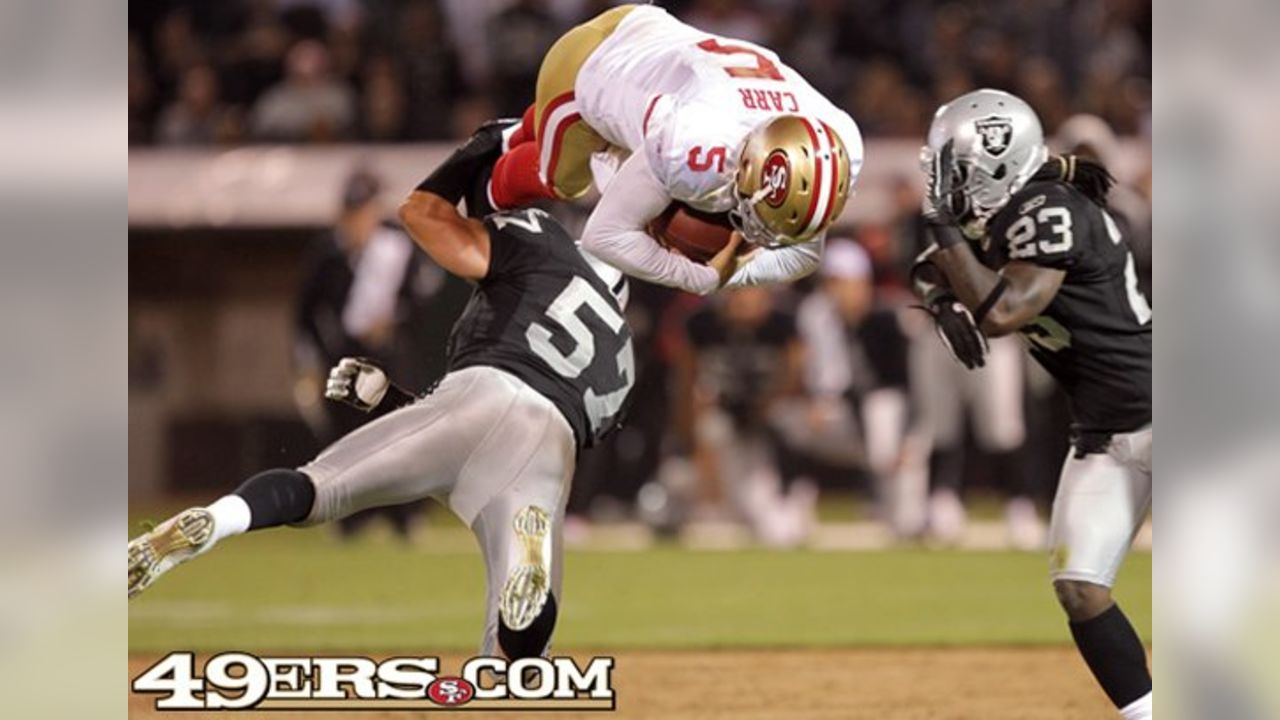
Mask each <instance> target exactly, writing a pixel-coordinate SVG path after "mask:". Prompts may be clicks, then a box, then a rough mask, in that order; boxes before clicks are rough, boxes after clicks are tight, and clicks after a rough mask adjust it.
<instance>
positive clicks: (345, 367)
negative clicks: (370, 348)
mask: <svg viewBox="0 0 1280 720" xmlns="http://www.w3.org/2000/svg"><path fill="white" fill-rule="evenodd" d="M390 388H391V380H390V379H389V378H388V377H387V374H386V373H385V372H383V371H382V368H380V367H378V366H377V365H374V364H373V363H372V362H370V361H368V360H367V359H364V358H351V357H345V358H342V359H341V360H339V361H338V364H337V365H334V366H333V368H332V369H331V370H329V382H328V383H326V385H325V389H324V396H325V397H327V398H329V399H330V400H337V401H338V402H343V403H346V404H348V405H350V406H352V407H354V408H356V409H357V410H362V411H364V412H369V411H370V410H372V409H374V408H375V407H377V406H378V403H381V402H382V398H384V397H386V394H387V390H388V389H390Z"/></svg>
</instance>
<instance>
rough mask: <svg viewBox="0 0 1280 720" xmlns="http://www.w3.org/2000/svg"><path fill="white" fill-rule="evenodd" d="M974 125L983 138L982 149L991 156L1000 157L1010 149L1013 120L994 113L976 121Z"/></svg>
mask: <svg viewBox="0 0 1280 720" xmlns="http://www.w3.org/2000/svg"><path fill="white" fill-rule="evenodd" d="M973 126H974V128H975V129H976V130H977V131H978V136H979V137H981V138H982V149H983V150H986V151H987V154H988V155H990V156H991V157H1000V156H1001V155H1003V154H1004V151H1005V150H1008V149H1009V142H1010V141H1011V140H1012V139H1013V121H1012V120H1010V119H1009V118H1007V117H999V116H996V115H992V116H991V117H985V118H982V119H981V120H977V121H974V123H973Z"/></svg>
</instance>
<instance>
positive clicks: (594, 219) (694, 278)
mask: <svg viewBox="0 0 1280 720" xmlns="http://www.w3.org/2000/svg"><path fill="white" fill-rule="evenodd" d="M670 204H671V196H670V195H668V194H667V190H666V188H665V187H663V185H662V183H661V182H659V181H658V179H657V177H655V176H654V174H653V172H652V171H650V170H649V164H648V161H647V160H646V159H645V154H644V153H632V155H631V157H630V158H628V159H627V161H626V162H624V163H623V164H622V167H620V168H619V169H618V174H617V175H616V176H615V177H614V178H613V180H612V181H611V182H610V183H609V187H608V188H606V189H605V191H604V194H603V195H602V196H601V197H600V202H599V203H597V204H596V208H595V210H594V211H593V212H592V213H591V217H590V218H588V219H587V225H586V228H584V229H583V232H582V247H583V249H585V250H587V251H588V252H590V253H591V254H592V255H595V256H596V257H598V258H600V259H601V260H604V261H605V262H607V263H609V264H610V265H613V266H614V267H616V268H618V269H619V270H621V271H622V272H624V273H626V274H628V275H630V276H632V277H635V278H639V279H641V280H647V281H649V282H652V283H657V284H659V285H666V286H668V287H675V288H680V289H681V290H685V291H688V292H691V293H695V294H697V295H706V294H708V293H710V292H712V291H714V290H715V289H716V288H717V287H718V286H719V284H720V278H719V276H718V275H717V274H716V271H715V270H714V269H712V268H711V267H709V266H707V265H703V264H701V263H696V262H694V261H692V260H690V259H689V258H686V257H685V256H683V255H681V254H679V253H676V252H672V251H670V250H668V249H666V248H664V247H663V246H662V245H660V244H659V243H658V241H657V240H654V239H653V238H651V237H649V234H648V232H647V231H646V230H645V227H646V226H647V225H648V223H649V221H650V220H652V219H653V218H655V217H657V216H658V215H660V214H661V213H662V211H663V210H666V209H667V206H668V205H670Z"/></svg>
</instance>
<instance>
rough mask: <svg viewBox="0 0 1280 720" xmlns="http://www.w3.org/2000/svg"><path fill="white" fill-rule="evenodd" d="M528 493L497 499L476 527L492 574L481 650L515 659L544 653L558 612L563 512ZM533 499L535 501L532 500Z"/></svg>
mask: <svg viewBox="0 0 1280 720" xmlns="http://www.w3.org/2000/svg"><path fill="white" fill-rule="evenodd" d="M546 500H549V501H550V502H543V501H537V500H535V499H534V498H531V497H529V495H528V494H521V495H514V494H512V495H508V496H502V497H499V498H497V499H496V500H495V501H494V502H493V503H491V504H490V505H489V506H488V507H486V508H485V509H484V510H483V511H481V513H480V515H479V516H478V517H477V518H476V521H475V522H474V523H473V525H472V530H473V531H474V532H475V533H476V538H477V539H478V540H479V541H480V547H481V549H482V550H483V552H484V559H485V565H486V567H487V574H488V586H489V591H488V596H489V597H488V617H487V619H486V622H485V637H484V645H483V648H482V652H483V653H484V654H486V655H497V654H502V655H504V656H506V657H507V658H508V659H510V660H518V659H520V658H526V657H539V656H541V655H542V654H544V653H545V652H546V651H547V648H548V647H549V646H550V644H551V635H552V633H553V632H554V631H555V627H556V619H557V613H558V610H559V600H560V598H559V593H560V583H561V572H560V552H561V549H560V532H559V525H560V522H561V521H562V520H563V514H560V513H556V512H554V511H553V510H551V509H550V508H554V507H559V504H558V501H557V499H556V497H555V495H554V494H553V495H551V496H550V497H547V498H546ZM531 501H533V502H534V503H536V504H532V503H531Z"/></svg>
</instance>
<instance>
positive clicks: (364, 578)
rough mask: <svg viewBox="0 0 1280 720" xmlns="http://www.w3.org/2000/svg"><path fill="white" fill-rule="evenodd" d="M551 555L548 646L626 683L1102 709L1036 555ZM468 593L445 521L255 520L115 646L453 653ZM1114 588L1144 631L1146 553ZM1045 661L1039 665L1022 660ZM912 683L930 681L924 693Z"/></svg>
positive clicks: (477, 616)
mask: <svg viewBox="0 0 1280 720" xmlns="http://www.w3.org/2000/svg"><path fill="white" fill-rule="evenodd" d="M133 527H134V528H135V530H134V531H135V532H136V525H134V526H133ZM565 563H566V575H565V577H566V580H565V593H564V595H565V597H564V600H563V604H562V613H561V617H560V622H559V626H558V629H557V635H556V648H557V652H568V653H573V654H577V653H593V652H607V653H616V654H618V655H619V661H618V677H619V683H620V687H624V688H630V692H631V693H632V695H631V697H633V698H635V697H637V696H647V695H648V694H649V693H655V692H659V691H661V692H662V693H664V694H665V693H667V692H670V691H671V687H670V685H671V683H672V682H675V683H681V682H682V683H684V685H685V686H686V687H685V689H686V690H687V691H688V692H689V693H693V696H694V697H701V698H703V699H704V700H706V699H707V698H709V697H713V696H714V694H715V692H721V693H723V694H724V702H725V703H728V705H729V706H733V702H732V701H733V699H734V698H735V697H737V695H736V694H735V693H733V692H731V691H730V690H729V688H732V687H736V686H737V684H738V683H740V682H742V673H743V672H746V673H747V674H748V678H750V677H752V673H756V674H759V673H764V674H765V676H766V677H772V673H773V672H774V671H775V670H776V669H777V668H778V665H777V664H778V663H785V662H790V663H791V664H792V665H793V666H794V667H795V668H801V669H802V668H805V667H809V668H810V669H812V667H811V666H812V665H813V663H815V662H821V663H822V665H823V670H821V671H813V672H814V673H815V674H814V675H813V677H814V678H818V677H824V678H826V677H829V679H830V682H832V683H836V686H835V687H834V690H836V691H837V692H838V693H841V694H846V695H847V694H849V693H856V692H858V691H856V688H853V687H845V685H848V683H854V684H856V685H861V684H864V683H866V681H867V679H868V678H869V677H878V676H884V675H885V673H889V676H888V677H887V678H886V679H884V680H883V681H882V682H879V683H872V684H869V685H867V686H866V687H864V688H863V689H862V690H861V691H860V692H861V693H862V696H863V697H866V698H867V701H868V702H869V703H871V704H870V705H860V706H859V707H870V706H875V705H874V702H873V700H874V698H876V697H879V698H880V701H883V702H889V701H888V700H887V698H893V697H901V696H903V695H902V694H903V693H904V692H906V691H907V687H905V686H904V687H899V686H898V685H902V684H904V683H905V684H906V685H908V686H909V685H911V684H912V683H913V681H912V678H917V679H918V680H922V681H923V682H922V683H921V685H922V687H921V688H920V689H919V690H918V691H916V692H907V693H906V695H905V697H914V698H916V701H915V702H916V705H912V704H910V702H908V704H906V705H896V706H895V707H898V709H899V710H901V712H893V713H888V714H885V712H884V711H881V712H879V713H874V714H866V715H862V714H858V713H846V714H841V713H840V712H838V711H836V710H833V711H832V712H833V713H834V714H831V715H826V714H825V710H824V709H823V706H813V707H808V710H805V711H803V712H800V711H797V712H798V714H797V713H793V712H788V711H784V710H781V709H777V708H775V710H774V711H772V712H765V711H763V710H762V712H764V714H763V715H760V717H824V716H830V717H965V718H967V717H975V718H976V717H983V718H986V717H1011V718H1012V717H1033V716H1035V717H1098V716H1099V715H1098V713H1099V712H1105V710H1106V701H1105V698H1103V697H1102V695H1101V693H1100V692H1099V691H1098V690H1096V689H1095V688H1093V687H1092V686H1091V681H1090V679H1089V678H1088V675H1087V672H1086V671H1085V670H1084V669H1083V666H1082V663H1080V661H1079V660H1078V659H1076V658H1075V657H1074V656H1073V654H1072V651H1071V650H1070V648H1069V637H1068V634H1067V628H1066V625H1065V623H1064V621H1063V618H1062V615H1061V612H1060V611H1059V610H1058V609H1057V607H1056V605H1055V603H1054V600H1053V594H1052V591H1051V590H1050V588H1049V585H1048V583H1047V581H1046V576H1045V566H1046V561H1045V559H1044V557H1043V556H1042V555H1040V554H1023V553H1011V552H959V551H930V550H923V549H903V550H886V551H880V552H816V551H803V550H801V551H766V550H750V549H747V550H732V551H694V550H689V549H682V548H677V547H669V548H667V547H659V548H654V549H650V550H642V551H571V552H569V553H568V555H567V557H566V560H565ZM483 593H484V589H483V575H482V571H481V565H480V558H479V555H478V552H477V551H476V550H475V549H474V547H473V544H472V542H471V540H470V537H469V535H467V534H466V533H465V531H461V530H460V529H458V528H455V527H449V526H447V525H445V526H442V527H432V528H431V529H429V530H428V531H426V533H425V534H424V536H423V537H422V538H420V539H419V542H417V543H415V544H414V545H412V546H406V545H401V544H398V543H395V542H393V541H391V540H389V539H385V538H377V537H375V538H370V539H362V540H359V541H356V542H354V543H349V544H344V543H341V542H339V541H338V540H336V539H335V538H334V537H333V536H332V535H331V534H330V533H329V532H327V531H326V530H325V529H312V530H305V531H299V530H273V531H268V532H264V533H260V534H256V535H254V536H248V537H241V538H235V539H232V540H230V541H228V542H226V543H225V544H223V545H222V546H220V547H219V548H218V549H217V550H215V551H214V552H212V553H210V554H209V555H207V556H205V557H202V558H200V559H199V560H197V561H196V562H194V563H192V564H190V565H187V566H184V567H182V568H179V569H177V570H176V571H174V572H173V573H171V574H170V575H168V576H166V577H165V578H164V579H163V580H161V581H160V582H159V583H157V584H156V586H154V587H153V588H151V589H150V590H148V591H147V593H145V594H144V595H143V596H142V597H140V598H138V599H136V600H134V601H133V602H131V603H130V613H129V619H130V622H129V641H130V650H131V653H132V654H133V655H134V656H135V658H136V659H137V660H138V661H139V663H141V662H142V661H143V660H144V659H145V658H148V657H151V656H155V655H158V654H163V653H165V652H168V651H170V650H177V649H192V650H200V651H213V650H223V649H239V650H249V651H260V652H284V651H290V652H296V651H325V652H331V651H337V650H344V651H359V652H361V653H371V654H379V653H391V652H412V653H416V654H426V655H432V654H444V653H451V654H464V655H465V654H466V653H468V652H470V651H472V650H473V649H474V648H475V647H476V646H477V643H478V637H479V632H480V627H481V622H482V608H481V602H482V599H483ZM1117 595H1118V598H1119V601H1120V602H1121V604H1122V606H1123V607H1124V609H1125V611H1126V612H1127V613H1128V614H1129V616H1130V617H1131V618H1132V619H1133V621H1134V623H1135V625H1136V626H1137V627H1138V630H1139V632H1140V633H1141V634H1142V636H1143V637H1144V639H1146V640H1147V642H1150V638H1151V634H1150V633H1151V557H1150V555H1149V554H1134V555H1132V556H1131V557H1130V558H1129V560H1128V561H1127V562H1126V565H1125V568H1124V570H1123V572H1122V574H1121V577H1120V580H1119V588H1118V592H1117ZM805 658H808V660H805ZM833 661H834V664H831V663H832V662H833ZM806 662H807V663H809V664H808V665H806ZM140 666H141V665H139V667H140ZM860 667H862V668H864V669H862V670H858V668H860ZM681 668H683V669H684V670H683V671H682V670H681ZM717 668H719V672H720V674H719V675H718V676H717V675H716V673H717ZM135 669H137V668H135ZM1055 669H1057V670H1055ZM1028 670H1034V671H1035V672H1034V673H1033V675H1032V676H1031V677H1025V673H1026V672H1027V671H1028ZM1044 672H1053V673H1054V674H1055V676H1054V677H1037V676H1036V675H1037V674H1040V673H1044ZM646 673H647V674H646ZM700 673H701V675H700ZM868 673H872V674H868ZM875 673H878V674H879V675H876V674H875ZM855 675H856V676H857V677H855ZM970 676H972V677H970ZM716 677H719V678H720V679H719V680H716V679H715V678H716ZM840 678H845V680H844V681H841V680H840ZM895 678H896V679H895ZM761 681H763V679H761ZM982 682H990V683H993V684H992V688H993V692H996V693H998V694H1003V695H1004V696H1007V697H1008V698H1010V700H1011V702H1010V704H1009V706H1008V707H1005V706H1004V705H1000V706H996V707H988V706H987V705H982V704H978V703H977V700H976V698H975V699H972V701H961V700H957V699H956V696H955V695H954V694H952V693H950V692H945V693H943V692H942V691H943V690H945V689H946V688H950V687H954V688H958V689H959V691H960V692H964V689H965V688H968V692H970V693H972V692H973V690H974V688H978V687H981V683H982ZM1018 682H1025V683H1028V684H1029V686H1030V687H1029V688H1028V689H1027V692H1028V693H1029V694H1030V695H1034V694H1035V693H1039V694H1040V695H1041V696H1043V695H1044V694H1045V693H1046V692H1049V693H1050V698H1051V697H1052V688H1053V687H1054V686H1055V683H1057V684H1059V685H1061V684H1062V683H1065V685H1064V686H1063V687H1062V688H1061V694H1062V697H1061V698H1060V699H1059V700H1058V701H1056V702H1057V704H1054V703H1053V702H1051V703H1050V707H1051V708H1057V711H1056V712H1057V714H1053V712H1055V711H1050V714H1047V715H1043V714H1036V713H1030V712H1028V711H1027V709H1026V708H1027V706H1026V704H1025V703H1017V702H1013V700H1012V699H1013V698H1017V697H1019V690H1018V687H1019V685H1018ZM895 683H896V684H895ZM975 683H977V684H975ZM749 685H750V683H748V686H749ZM713 686H714V687H713ZM700 688H701V689H700ZM926 688H927V690H926ZM1032 688H1036V689H1035V690H1034V692H1033V690H1032ZM1046 688H1048V690H1046ZM620 692H621V691H620ZM930 692H933V693H935V694H937V693H941V694H940V695H939V697H937V698H935V699H934V700H932V701H929V700H928V699H927V698H928V696H929V693H930ZM707 693H711V695H708V694H707ZM868 693H869V694H868ZM876 693H880V695H878V696H877V695H876ZM885 693H887V695H886V694H885ZM985 695H987V694H984V697H985ZM620 697H622V695H621V694H620ZM947 698H951V701H950V702H948V700H947ZM990 700H991V698H990V697H986V699H985V702H987V703H988V704H989V702H990ZM707 702H711V701H710V700H708V701H707ZM833 702H835V700H833ZM930 702H932V704H930ZM940 703H941V704H940ZM1062 703H1067V704H1066V705H1063V704H1062ZM1082 703H1083V704H1082ZM644 707H645V706H644V705H641V706H635V705H632V706H631V708H632V710H633V711H635V712H634V713H632V714H628V713H623V714H626V715H628V716H636V717H645V716H652V717H676V716H688V717H721V716H723V717H748V716H751V714H750V713H746V714H744V713H743V712H741V710H742V708H739V711H738V712H733V713H730V714H727V715H721V714H720V710H721V707H720V705H715V704H705V705H704V706H703V710H702V711H698V712H690V713H688V714H683V713H678V712H677V713H675V714H672V713H673V711H672V710H671V708H669V707H668V708H666V709H661V708H660V707H654V708H650V711H643V708H644ZM750 707H754V708H763V707H767V706H762V705H760V704H758V703H757V704H755V705H751V706H750ZM788 707H789V706H788ZM806 707H807V706H806ZM832 707H833V708H839V707H844V705H841V704H836V705H832ZM620 708H621V709H623V710H626V709H627V705H626V704H625V703H624V704H622V705H620ZM637 708H639V709H637ZM913 708H914V709H913ZM927 708H933V709H932V710H930V711H929V712H926V709H927ZM979 708H982V709H981V710H979ZM1001 708H1005V709H1006V710H1008V711H1009V712H1010V713H1011V714H1002V712H1003V711H1002V710H1001ZM1071 708H1075V710H1071ZM916 711H919V713H920V714H916ZM944 711H945V712H944ZM1077 711H1078V712H1077ZM649 712H652V713H657V714H653V715H650V714H649ZM929 713H932V714H929Z"/></svg>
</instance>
